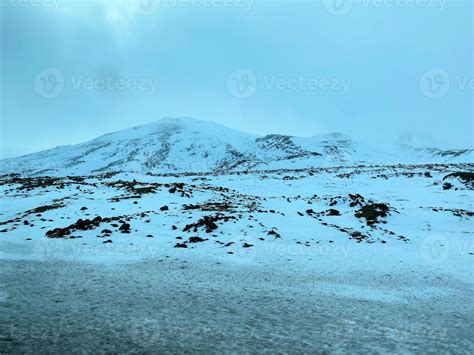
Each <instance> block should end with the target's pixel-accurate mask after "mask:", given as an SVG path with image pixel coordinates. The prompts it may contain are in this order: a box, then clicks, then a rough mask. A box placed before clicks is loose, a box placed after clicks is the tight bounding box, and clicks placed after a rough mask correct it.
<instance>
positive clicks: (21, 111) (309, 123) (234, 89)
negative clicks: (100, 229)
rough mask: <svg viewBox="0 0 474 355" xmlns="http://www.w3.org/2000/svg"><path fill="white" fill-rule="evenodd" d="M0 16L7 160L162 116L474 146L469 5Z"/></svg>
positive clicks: (391, 1) (198, 5)
mask: <svg viewBox="0 0 474 355" xmlns="http://www.w3.org/2000/svg"><path fill="white" fill-rule="evenodd" d="M0 4H1V10H0V11H1V20H2V27H1V31H2V32H1V35H2V42H1V60H2V63H1V64H2V66H1V127H0V128H1V145H0V146H1V150H0V157H2V158H5V157H12V156H18V155H22V154H26V153H30V152H35V151H39V150H43V149H47V148H51V147H54V146H57V145H63V144H72V143H79V142H83V141H87V140H89V139H92V138H95V137H97V136H99V135H102V134H105V133H109V132H112V131H117V130H120V129H124V128H128V127H131V126H136V125H140V124H144V123H147V122H151V121H154V120H156V119H159V118H161V117H165V116H188V117H195V118H199V119H204V120H210V121H215V122H218V123H221V124H223V125H226V126H228V127H231V128H235V129H238V130H242V131H247V132H250V133H256V134H266V133H284V134H290V135H301V136H312V135H317V134H322V133H327V132H335V131H338V132H343V133H346V134H349V135H351V136H352V137H354V138H356V139H361V140H369V141H373V142H375V143H377V144H379V143H382V142H384V141H387V142H396V141H397V140H399V139H403V140H404V141H407V142H410V141H411V142H413V143H414V144H422V145H432V146H435V145H437V146H439V147H443V148H447V147H454V148H457V147H468V146H469V147H472V146H473V142H472V140H473V139H472V137H473V124H472V121H473V107H472V98H473V70H472V69H473V52H472V47H473V5H472V1H470V0H466V1H450V0H447V1H445V0H429V1H427V0H426V1H420V0H417V1H415V0H361V1H351V0H345V1H344V0H335V1H332V0H328V1H259V0H254V1H253V2H251V0H162V1H161V2H160V3H159V2H156V4H154V3H153V1H152V0H144V1H143V2H142V3H140V2H135V3H130V1H123V2H120V1H116V0H115V1H113V0H110V1H106V0H89V1H79V0H76V1H74V0H73V1H71V0H69V1H65V0H63V1H61V0H31V1H28V0H1V3H0Z"/></svg>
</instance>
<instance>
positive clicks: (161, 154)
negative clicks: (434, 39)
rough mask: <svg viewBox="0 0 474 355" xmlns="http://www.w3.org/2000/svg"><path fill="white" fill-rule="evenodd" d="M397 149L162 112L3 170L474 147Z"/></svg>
mask: <svg viewBox="0 0 474 355" xmlns="http://www.w3.org/2000/svg"><path fill="white" fill-rule="evenodd" d="M415 153H416V154H415ZM397 154H398V155H397ZM397 154H392V155H390V154H385V153H381V152H379V151H377V150H374V149H372V148H370V147H368V146H366V145H365V144H361V143H358V142H356V141H353V140H352V139H351V138H350V137H347V136H346V135H344V134H341V133H330V134H324V135H320V136H315V137H310V138H302V137H293V136H289V135H282V134H268V135H265V136H263V137H257V136H254V135H251V134H247V133H243V132H239V131H237V130H233V129H231V128H227V127H225V126H222V125H220V124H219V123H216V122H209V121H203V120H198V119H194V118H190V117H164V118H162V119H159V120H157V121H153V122H151V123H148V124H145V125H141V126H136V127H133V128H129V129H125V130H122V131H118V132H114V133H110V134H107V135H104V136H101V137H99V138H96V139H94V140H91V141H89V142H86V143H82V144H77V145H70V146H63V147H60V148H53V149H49V150H46V151H43V152H39V153H35V154H30V155H27V156H23V157H19V158H14V159H5V160H2V161H0V172H1V173H20V174H23V175H91V174H97V173H105V172H111V171H126V172H135V173H171V172H219V171H228V170H232V171H241V170H249V169H250V170H251V169H254V170H272V169H288V168H292V169H304V168H314V167H320V166H326V167H327V165H328V164H334V165H347V164H357V163H382V164H390V163H391V162H394V161H397V162H399V160H397V159H399V158H400V156H402V158H403V159H404V160H406V161H407V162H410V163H416V162H420V161H422V162H423V163H432V162H447V161H449V162H451V161H452V160H456V162H459V161H464V160H467V161H468V162H470V161H472V159H470V156H471V155H472V151H467V150H466V151H455V152H454V151H447V152H441V151H438V150H417V151H416V152H414V153H407V154H404V155H400V152H398V153H397ZM328 162H330V163H328Z"/></svg>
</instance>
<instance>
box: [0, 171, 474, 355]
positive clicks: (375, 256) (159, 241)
mask: <svg viewBox="0 0 474 355" xmlns="http://www.w3.org/2000/svg"><path fill="white" fill-rule="evenodd" d="M472 168H473V166H472V165H469V164H457V165H454V164H452V165H417V166H406V165H397V166H367V167H363V166H358V167H340V168H327V169H301V170H275V171H265V172H264V171H260V172H248V173H233V174H222V175H219V174H203V175H186V174H183V175H174V176H167V175H138V174H127V173H121V174H108V175H102V176H89V177H84V178H81V177H80V178H78V177H71V178H19V177H5V178H3V179H2V180H1V186H0V193H1V212H0V231H1V232H2V233H0V264H1V268H0V270H1V271H0V280H1V283H0V331H1V333H0V334H1V335H0V353H2V352H10V351H13V352H25V351H46V350H50V351H53V352H54V351H55V350H56V351H70V350H71V349H75V348H78V347H79V348H80V349H83V350H85V351H86V352H87V351H90V352H92V351H94V349H98V348H100V349H102V350H103V351H109V352H116V351H123V350H132V351H133V350H135V351H137V352H143V351H151V350H154V351H160V350H161V351H165V352H177V351H185V352H199V351H202V352H214V353H221V352H239V353H240V352H252V351H260V352H274V351H283V352H285V351H286V352H342V351H351V352H352V351H356V352H367V351H369V352H388V351H395V352H416V353H418V352H421V353H431V352H450V353H470V352H471V353H472V351H473V350H474V349H473V342H472V332H471V330H472V326H473V325H474V314H473V305H474V304H473V300H474V299H473V283H474V274H473V271H474V264H473V258H474V243H473V234H474V232H473V225H472V217H473V212H472V211H473V206H472V204H473V192H472V180H469V179H468V178H467V177H466V175H461V177H462V178H460V177H459V175H455V176H451V177H447V176H448V175H449V174H451V173H456V172H472ZM471 178H472V177H471ZM466 179H467V180H466ZM99 217H100V218H99ZM78 219H81V220H80V221H78Z"/></svg>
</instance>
